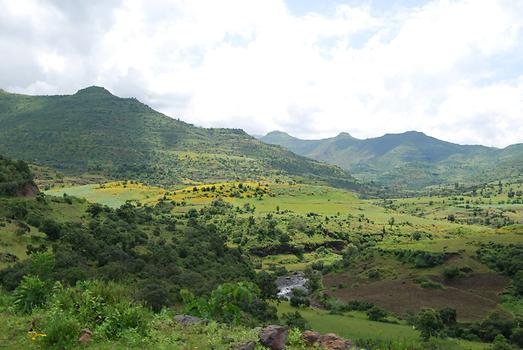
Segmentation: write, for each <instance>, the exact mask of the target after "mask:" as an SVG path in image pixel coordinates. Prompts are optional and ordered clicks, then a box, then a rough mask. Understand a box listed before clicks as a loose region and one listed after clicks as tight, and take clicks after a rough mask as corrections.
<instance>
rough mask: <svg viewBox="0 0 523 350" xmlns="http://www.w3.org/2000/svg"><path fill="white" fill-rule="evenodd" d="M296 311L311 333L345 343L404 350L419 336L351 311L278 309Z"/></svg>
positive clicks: (469, 346) (463, 345) (470, 348)
mask: <svg viewBox="0 0 523 350" xmlns="http://www.w3.org/2000/svg"><path fill="white" fill-rule="evenodd" d="M296 310H299V312H300V314H301V315H302V316H303V317H304V318H305V319H306V320H307V322H308V324H309V325H310V327H311V329H313V330H315V331H318V332H321V333H336V334H338V335H340V336H342V337H345V338H347V339H374V340H380V341H391V340H393V341H395V342H397V343H398V344H405V347H407V346H408V344H414V343H419V341H420V339H419V333H418V332H417V331H416V330H415V329H413V327H412V326H410V325H407V324H393V323H383V322H373V321H369V320H368V319H367V316H366V315H365V314H364V313H362V312H355V311H352V312H347V313H344V314H341V315H338V314H330V313H329V312H327V311H325V310H320V309H316V308H305V309H303V308H300V309H296V308H293V307H291V306H290V305H289V304H288V303H286V302H283V303H280V304H279V305H278V313H279V314H284V313H288V312H294V311H296ZM449 343H450V344H452V345H456V346H457V349H462V350H480V349H481V350H484V349H487V345H486V344H482V343H477V342H468V341H463V340H459V341H458V340H456V341H449Z"/></svg>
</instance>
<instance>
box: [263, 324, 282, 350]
mask: <svg viewBox="0 0 523 350" xmlns="http://www.w3.org/2000/svg"><path fill="white" fill-rule="evenodd" d="M288 335H289V331H288V330H287V328H285V327H282V326H276V325H270V326H267V327H265V328H263V329H262V330H261V332H260V342H261V344H262V345H263V346H265V347H268V348H269V349H271V350H282V349H284V348H285V343H286V342H287V336H288Z"/></svg>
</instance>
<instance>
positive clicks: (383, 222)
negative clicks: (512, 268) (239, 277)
mask: <svg viewBox="0 0 523 350" xmlns="http://www.w3.org/2000/svg"><path fill="white" fill-rule="evenodd" d="M47 193H48V194H53V195H59V196H61V195H63V194H64V193H66V194H68V195H73V196H77V197H82V198H85V199H87V200H88V201H92V202H99V203H102V204H105V205H108V206H110V207H118V206H120V205H122V204H124V203H125V202H127V201H133V202H139V203H141V204H144V205H154V204H157V203H159V202H166V203H175V204H176V205H173V206H172V211H173V212H174V213H177V214H184V213H187V212H188V211H189V210H190V209H197V210H200V209H202V208H204V207H205V206H207V205H210V204H211V203H212V202H213V201H215V200H216V199H218V198H221V199H223V200H224V201H225V202H226V203H229V204H231V205H233V206H234V207H233V208H237V210H233V211H232V212H233V213H234V218H235V219H234V220H232V219H231V216H230V215H233V214H228V215H229V216H227V215H225V216H223V217H216V218H214V219H213V222H214V223H215V224H216V225H217V226H219V227H222V229H223V232H224V234H226V235H227V236H228V238H229V242H228V244H229V245H230V246H236V245H238V242H240V240H239V238H238V237H240V238H241V237H243V238H242V241H243V243H242V244H243V245H244V247H246V248H247V249H258V248H260V247H261V248H263V249H266V250H267V252H268V253H263V254H261V256H257V257H254V256H253V259H254V261H257V264H259V266H258V268H259V269H265V270H275V269H278V268H285V269H287V270H289V271H296V270H304V269H305V268H307V267H308V266H311V265H312V264H314V263H320V262H321V263H323V264H324V265H331V264H333V263H335V262H337V261H340V260H341V259H342V254H341V253H342V252H341V248H333V247H330V248H322V249H317V247H320V246H321V245H323V244H326V243H329V242H336V241H339V240H342V241H349V242H353V243H352V244H353V245H354V244H355V245H356V246H357V245H358V244H360V243H361V241H362V240H369V239H370V240H371V241H372V242H373V244H374V246H375V248H374V249H376V251H378V250H379V251H380V253H376V254H374V255H372V256H367V258H365V259H363V260H359V261H358V262H357V263H355V264H352V265H350V266H349V267H348V268H346V269H345V270H344V271H335V272H333V273H330V274H328V275H327V276H326V277H325V278H324V284H325V287H326V293H327V294H329V295H331V296H334V297H336V298H339V299H341V300H344V301H349V300H356V299H357V300H367V301H371V302H373V303H375V304H376V305H379V306H381V307H383V308H385V309H386V310H388V311H391V312H394V313H396V314H399V315H402V314H404V313H405V312H407V311H412V312H416V311H417V310H419V309H421V308H423V307H434V308H442V307H445V306H451V307H453V308H455V309H457V310H458V317H459V319H460V320H462V321H471V320H479V319H482V318H483V317H485V316H486V315H487V314H488V313H489V312H491V311H493V310H500V303H501V297H500V294H501V293H502V292H503V290H504V289H505V288H507V287H508V286H509V285H510V280H509V279H508V278H506V277H503V276H500V275H499V274H497V273H496V272H495V271H492V270H491V269H489V268H488V267H487V266H485V265H483V264H482V263H480V262H479V261H478V260H477V259H476V258H475V252H476V250H477V249H478V247H479V246H480V245H481V244H487V243H491V242H493V243H497V244H520V243H522V242H523V236H522V232H523V231H522V230H521V227H522V226H521V225H518V224H514V225H512V224H511V225H508V226H502V227H499V228H496V227H492V225H484V224H480V223H479V222H475V223H472V224H467V223H464V222H457V221H456V220H454V221H451V220H448V215H449V214H448V213H449V210H450V209H449V208H451V209H452V208H456V206H458V205H461V203H466V202H467V199H461V198H458V199H457V203H458V204H456V203H455V202H454V201H453V200H451V199H449V197H419V198H407V199H397V200H392V201H390V200H389V201H382V200H364V199H360V198H358V196H357V195H355V194H354V193H351V192H349V191H345V190H341V189H335V188H331V187H326V186H317V185H304V184H294V183H288V182H285V183H277V182H268V181H267V182H226V183H213V184H198V185H196V184H195V185H192V186H189V187H178V188H172V189H169V190H166V189H162V188H159V187H151V186H146V185H143V184H139V183H134V182H115V183H106V184H103V185H93V184H90V185H83V186H73V187H69V188H56V189H52V190H50V191H48V192H47ZM499 200H500V201H501V200H502V199H501V197H500V198H499ZM61 205H63V204H61ZM511 205H512V204H511ZM244 208H251V210H250V211H249V210H245V209H244ZM420 208H421V209H420ZM67 209H69V210H74V209H73V207H70V208H64V210H67ZM517 213H519V212H518V211H516V214H517ZM518 215H519V214H518ZM249 217H254V218H255V220H256V221H255V223H256V224H255V225H254V231H256V229H257V228H258V227H262V226H264V225H265V224H266V222H267V220H269V219H267V218H269V217H271V218H273V219H271V220H276V222H277V227H276V228H277V230H279V231H280V232H283V233H286V234H288V235H289V240H290V241H289V244H290V245H291V246H297V247H302V248H301V249H303V247H307V246H311V247H313V248H310V249H305V251H304V252H303V254H295V253H293V252H289V251H279V250H278V249H276V248H275V249H272V250H271V249H270V248H271V247H278V245H280V244H281V243H279V242H278V241H277V240H275V239H263V240H260V237H259V236H257V233H256V232H253V228H252V227H251V226H248V225H247V224H246V223H245V221H247V220H248V219H249ZM231 220H232V221H231ZM242 220H243V221H242ZM269 221H270V220H269ZM307 230H309V231H310V232H309V233H307ZM414 233H419V237H417V238H416V239H413V234H414ZM166 237H167V236H166ZM258 250H259V249H258ZM280 250H281V249H280ZM395 251H420V252H425V253H437V254H445V256H446V257H447V258H445V260H444V261H443V262H442V263H441V264H437V265H435V266H428V267H424V268H417V267H415V266H414V265H413V264H412V263H406V262H402V261H399V260H398V259H397V258H395V257H394V255H393V252H395ZM391 254H392V255H391ZM448 268H456V269H466V270H467V271H468V272H467V273H466V274H464V276H462V277H460V278H459V279H457V280H455V281H447V280H445V278H444V277H443V274H444V271H445V269H448ZM369 271H378V273H379V278H377V279H371V278H369V277H368V275H369ZM423 281H425V283H422V282H423ZM429 285H430V286H432V287H427V286H429ZM507 305H509V304H507ZM505 309H506V308H505Z"/></svg>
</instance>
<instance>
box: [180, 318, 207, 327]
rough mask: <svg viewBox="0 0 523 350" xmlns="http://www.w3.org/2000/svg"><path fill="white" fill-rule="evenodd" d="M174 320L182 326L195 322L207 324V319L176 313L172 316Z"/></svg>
mask: <svg viewBox="0 0 523 350" xmlns="http://www.w3.org/2000/svg"><path fill="white" fill-rule="evenodd" d="M174 321H175V322H177V323H179V324H181V325H184V326H187V325H195V324H207V320H205V319H203V318H199V317H196V316H191V315H176V316H174Z"/></svg>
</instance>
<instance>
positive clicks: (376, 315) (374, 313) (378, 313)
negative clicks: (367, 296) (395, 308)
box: [367, 306, 387, 322]
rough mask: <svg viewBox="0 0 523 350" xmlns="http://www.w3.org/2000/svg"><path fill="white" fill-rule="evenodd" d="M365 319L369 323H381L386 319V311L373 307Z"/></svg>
mask: <svg viewBox="0 0 523 350" xmlns="http://www.w3.org/2000/svg"><path fill="white" fill-rule="evenodd" d="M367 317H368V318H369V320H371V321H378V322H382V321H383V320H385V318H386V317H387V311H385V310H383V309H381V308H379V307H377V306H373V307H372V308H370V309H369V310H368V311H367Z"/></svg>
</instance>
